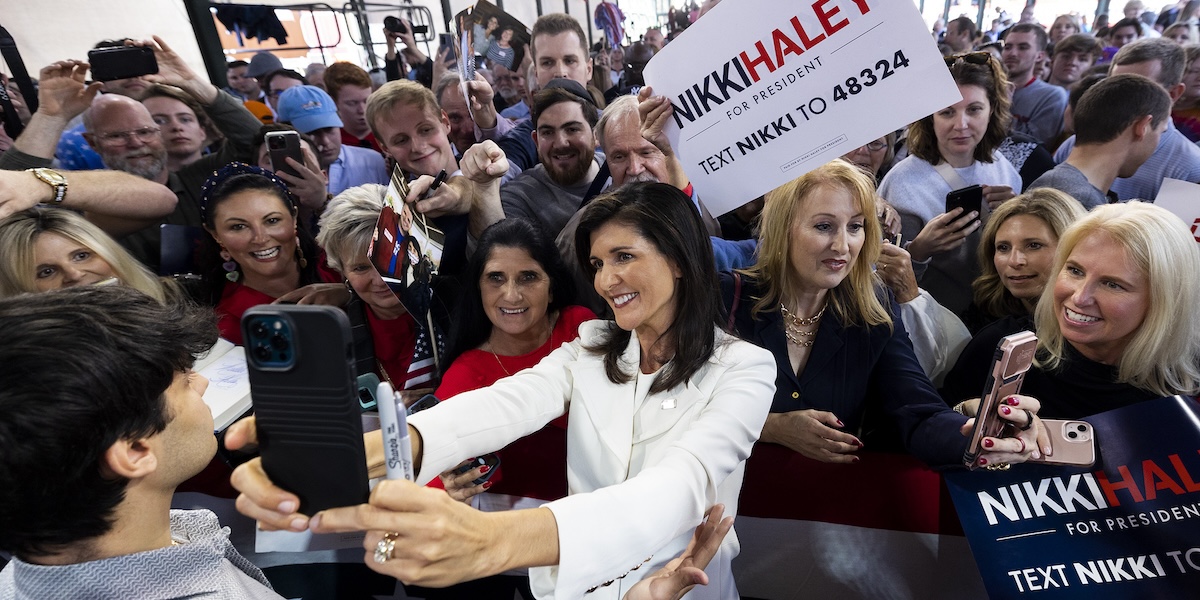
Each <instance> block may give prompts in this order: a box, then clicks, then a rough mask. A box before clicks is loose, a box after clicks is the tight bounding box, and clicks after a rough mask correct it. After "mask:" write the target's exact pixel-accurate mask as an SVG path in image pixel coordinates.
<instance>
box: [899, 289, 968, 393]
mask: <svg viewBox="0 0 1200 600" xmlns="http://www.w3.org/2000/svg"><path fill="white" fill-rule="evenodd" d="M900 318H901V319H902V320H903V321H904V327H905V328H906V329H908V337H909V338H910V339H911V340H912V345H913V350H914V351H915V353H916V355H917V361H918V362H920V363H921V369H922V370H923V371H925V375H927V376H928V377H929V380H930V381H932V382H933V385H934V386H935V387H941V385H942V379H943V378H945V377H946V373H947V372H949V371H950V369H951V367H953V366H954V363H955V362H957V361H958V355H959V354H961V353H962V350H963V348H965V347H966V346H967V342H970V341H971V332H970V331H968V330H967V326H966V325H963V322H962V321H961V320H959V318H958V316H956V315H955V314H954V313H953V312H950V309H948V308H946V307H944V306H942V305H941V304H938V301H937V300H934V299H933V296H931V295H929V292H927V291H925V290H920V289H919V290H918V295H917V297H916V298H913V299H912V300H910V301H908V302H905V303H903V304H901V305H900Z"/></svg>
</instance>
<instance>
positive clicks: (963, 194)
mask: <svg viewBox="0 0 1200 600" xmlns="http://www.w3.org/2000/svg"><path fill="white" fill-rule="evenodd" d="M982 207H983V186H982V185H972V186H967V187H965V188H961V189H957V190H954V191H952V192H950V193H949V194H946V212H950V211H952V210H954V209H956V208H961V209H963V212H962V214H964V215H965V214H968V213H970V212H972V211H974V212H979V211H980V210H981V208H982Z"/></svg>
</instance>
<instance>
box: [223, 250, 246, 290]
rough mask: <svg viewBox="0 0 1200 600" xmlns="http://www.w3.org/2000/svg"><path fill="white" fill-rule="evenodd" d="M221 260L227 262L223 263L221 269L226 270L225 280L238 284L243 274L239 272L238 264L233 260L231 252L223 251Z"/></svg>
mask: <svg viewBox="0 0 1200 600" xmlns="http://www.w3.org/2000/svg"><path fill="white" fill-rule="evenodd" d="M221 260H224V261H225V262H223V263H221V268H222V269H225V279H228V280H229V281H232V282H233V283H237V280H238V279H240V278H241V277H242V273H241V271H238V264H237V262H235V261H234V260H233V256H231V255H230V254H229V252H227V251H225V250H222V251H221Z"/></svg>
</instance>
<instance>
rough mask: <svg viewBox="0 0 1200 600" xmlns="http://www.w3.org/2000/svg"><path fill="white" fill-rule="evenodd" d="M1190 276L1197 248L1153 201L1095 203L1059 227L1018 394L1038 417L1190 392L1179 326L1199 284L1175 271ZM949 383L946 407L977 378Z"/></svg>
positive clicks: (1191, 361)
mask: <svg viewBox="0 0 1200 600" xmlns="http://www.w3.org/2000/svg"><path fill="white" fill-rule="evenodd" d="M1196 272H1200V249H1198V248H1197V245H1196V242H1195V241H1194V240H1193V239H1192V236H1191V234H1190V232H1189V231H1188V229H1187V227H1186V226H1185V225H1184V224H1183V223H1182V222H1181V221H1180V220H1179V218H1178V217H1176V216H1175V215H1173V214H1171V213H1170V212H1168V211H1167V210H1166V209H1163V208H1161V207H1158V206H1155V205H1153V204H1146V203H1142V202H1136V201H1135V202H1127V203H1124V204H1108V205H1104V206H1100V207H1097V208H1095V209H1093V210H1092V211H1091V212H1090V213H1088V214H1087V215H1086V216H1084V217H1083V218H1081V219H1080V220H1078V221H1076V222H1075V224H1074V225H1072V226H1071V227H1070V228H1068V229H1067V230H1066V231H1065V232H1064V233H1063V235H1062V237H1061V238H1060V239H1059V242H1058V251H1057V253H1056V255H1055V258H1054V264H1053V266H1052V267H1051V269H1050V270H1049V281H1048V282H1047V285H1046V289H1045V290H1044V291H1043V292H1042V296H1041V299H1040V300H1039V301H1038V303H1037V311H1036V314H1035V323H1036V326H1037V335H1038V355H1037V361H1036V362H1035V366H1034V368H1033V369H1030V371H1029V372H1028V373H1027V374H1026V376H1025V382H1024V384H1023V385H1022V387H1021V389H1022V391H1023V392H1025V393H1029V394H1034V395H1037V396H1038V397H1039V398H1043V399H1044V400H1043V403H1042V406H1043V408H1042V411H1041V413H1040V414H1041V416H1044V417H1047V418H1056V419H1079V418H1082V417H1086V416H1088V415H1093V414H1096V413H1100V412H1104V411H1107V410H1112V409H1115V408H1120V407H1123V406H1128V405H1130V404H1134V403H1137V402H1141V401H1143V400H1151V399H1154V398H1158V397H1161V396H1170V395H1174V394H1185V395H1189V396H1194V395H1196V393H1197V392H1198V391H1200V330H1197V329H1196V328H1195V327H1191V326H1190V323H1188V324H1187V325H1183V326H1181V323H1180V320H1179V319H1180V318H1181V317H1182V316H1185V315H1192V314H1194V311H1195V307H1196V306H1197V305H1198V303H1200V280H1197V279H1196V278H1195V277H1190V276H1181V275H1180V274H1182V273H1188V274H1190V273H1196ZM966 356H967V354H966V353H965V352H964V354H963V357H964V359H966ZM977 360H979V361H984V360H986V357H983V356H980V357H979V358H978V359H977ZM958 369H959V367H958V366H956V367H955V370H956V371H957V370H958ZM976 370H978V369H976ZM949 382H950V380H949V379H947V384H948V385H947V388H946V397H947V400H948V401H952V402H957V401H958V400H962V399H964V398H968V397H971V396H975V395H978V390H979V385H978V380H977V381H976V382H975V385H974V386H973V388H974V389H973V390H972V389H970V388H963V389H958V390H952V389H951V387H950V386H949ZM955 392H956V395H954V394H955Z"/></svg>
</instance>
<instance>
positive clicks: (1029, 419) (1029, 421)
mask: <svg viewBox="0 0 1200 600" xmlns="http://www.w3.org/2000/svg"><path fill="white" fill-rule="evenodd" d="M1021 410H1023V411H1025V424H1024V425H1022V426H1021V427H1020V429H1021V431H1029V428H1030V427H1033V413H1031V412H1029V409H1028V408H1023V409H1021Z"/></svg>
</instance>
